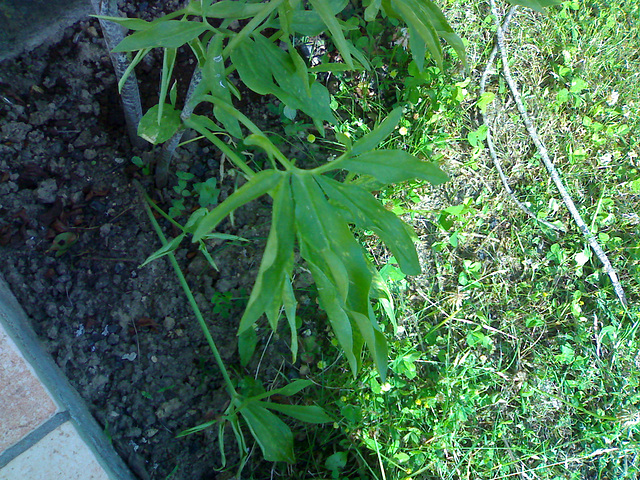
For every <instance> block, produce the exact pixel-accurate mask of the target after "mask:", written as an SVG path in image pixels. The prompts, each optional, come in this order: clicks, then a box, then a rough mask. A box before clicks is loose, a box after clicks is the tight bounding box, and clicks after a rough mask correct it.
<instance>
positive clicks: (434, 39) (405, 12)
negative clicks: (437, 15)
mask: <svg viewBox="0 0 640 480" xmlns="http://www.w3.org/2000/svg"><path fill="white" fill-rule="evenodd" d="M391 3H392V5H393V8H394V9H395V10H396V11H397V12H398V13H399V14H400V15H401V16H402V19H403V20H404V21H405V23H406V24H407V25H408V26H409V27H411V28H413V29H414V31H415V32H416V33H417V34H418V35H419V36H420V38H422V40H423V41H424V43H425V45H426V47H427V49H428V50H429V53H430V54H431V56H432V57H433V59H434V60H435V61H436V63H437V64H438V66H439V67H440V68H441V69H442V45H441V44H440V39H439V38H438V32H437V31H436V29H435V27H434V26H433V24H432V23H431V19H430V18H429V16H428V15H426V14H425V12H424V11H423V10H422V9H421V8H420V4H419V2H418V0H392V2H391Z"/></svg>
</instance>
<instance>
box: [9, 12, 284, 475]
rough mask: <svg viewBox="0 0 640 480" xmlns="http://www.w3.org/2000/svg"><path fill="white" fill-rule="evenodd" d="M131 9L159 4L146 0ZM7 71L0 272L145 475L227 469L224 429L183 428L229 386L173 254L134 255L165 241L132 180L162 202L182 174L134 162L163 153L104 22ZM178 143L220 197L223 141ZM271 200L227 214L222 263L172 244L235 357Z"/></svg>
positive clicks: (187, 163) (213, 412)
mask: <svg viewBox="0 0 640 480" xmlns="http://www.w3.org/2000/svg"><path fill="white" fill-rule="evenodd" d="M130 3H133V2H130ZM162 3H164V4H166V5H165V7H163V8H166V9H167V10H172V9H173V7H175V6H174V5H171V4H173V3H175V2H173V1H171V0H170V1H167V2H162ZM128 5H130V4H128ZM130 9H133V10H135V9H140V10H141V11H143V13H145V15H149V16H154V15H157V14H158V13H160V10H158V9H156V8H152V7H149V4H148V3H147V2H138V4H137V5H134V6H131V7H130ZM129 13H131V12H129ZM158 68H159V62H157V61H156V62H155V64H154V63H153V62H151V63H147V64H145V65H144V66H143V68H142V69H141V71H140V72H139V74H140V75H141V78H140V82H141V83H143V84H144V83H145V82H148V83H147V84H148V85H152V87H150V88H148V90H149V91H150V92H151V96H153V95H154V94H155V92H156V86H157V84H158V83H157V82H158V78H159V74H158ZM184 68H189V66H188V64H185V66H184ZM0 82H1V83H0V258H1V261H0V273H1V274H2V275H3V276H4V277H5V278H6V280H7V281H8V282H9V284H10V285H11V288H12V289H13V292H14V294H15V295H16V296H17V298H18V300H19V301H20V302H21V304H22V305H23V307H24V309H25V310H26V312H27V314H28V315H29V316H30V318H31V319H32V321H33V326H34V328H35V330H36V332H37V333H38V335H39V336H40V338H41V339H42V341H43V343H44V345H45V347H46V349H47V350H48V351H49V352H50V353H51V355H52V356H53V358H54V359H55V361H56V362H57V364H58V365H59V366H60V368H61V369H62V370H63V371H64V373H65V374H66V375H67V377H68V378H69V379H70V380H71V382H72V384H73V385H74V386H75V387H76V388H77V390H78V391H79V392H80V394H81V395H82V396H83V398H84V399H85V400H86V401H87V403H88V405H89V406H90V409H91V411H92V413H93V414H94V416H95V417H96V419H97V420H98V422H99V423H100V424H101V425H102V426H103V427H104V430H105V432H106V433H107V434H108V435H109V436H110V437H111V439H112V441H113V444H114V446H115V448H116V450H117V451H118V452H119V453H120V454H121V455H122V457H123V458H124V459H125V461H126V462H127V463H128V464H129V466H130V467H131V469H132V470H133V471H134V472H135V473H136V475H138V476H139V477H140V478H141V479H165V478H172V479H185V480H186V479H189V480H198V479H203V480H204V479H215V478H229V475H230V474H228V473H223V474H220V473H216V472H215V468H216V467H218V466H219V461H220V460H219V454H218V447H217V440H216V438H215V437H216V435H217V433H216V429H212V430H207V431H206V432H204V433H200V434H196V435H191V436H187V437H183V438H179V439H176V438H175V436H176V434H177V433H179V432H180V431H181V430H183V429H185V428H189V427H193V426H196V425H198V424H200V423H202V422H203V421H207V420H210V419H213V418H215V417H216V416H217V415H219V414H220V413H221V412H222V411H223V410H224V408H225V404H226V402H227V400H228V397H227V395H226V394H225V392H224V390H223V388H222V380H221V376H220V374H219V371H218V369H217V367H216V366H215V364H214V362H213V359H212V356H211V354H210V351H209V350H208V347H207V345H206V342H205V341H204V338H203V335H202V332H201V331H200V329H199V327H198V325H197V323H196V321H195V319H194V317H193V314H192V312H191V311H190V310H189V308H188V305H187V302H186V299H185V297H184V294H183V292H182V291H181V290H180V287H179V285H178V282H177V280H176V277H175V275H174V273H173V271H172V270H171V267H170V265H169V263H168V262H166V261H165V260H164V259H163V260H160V261H155V262H152V263H151V264H150V265H148V266H146V267H144V268H139V266H140V264H141V263H142V262H143V261H144V260H145V258H146V257H147V256H148V255H149V254H151V253H152V252H153V251H155V250H156V249H157V248H159V246H160V243H159V240H158V238H157V237H156V235H155V234H154V232H153V230H152V228H151V225H150V222H149V220H148V218H147V217H146V214H145V212H144V209H143V205H142V202H141V199H140V197H139V196H138V194H137V193H136V191H135V189H134V187H133V185H132V180H134V179H138V180H139V181H140V182H141V183H142V184H143V186H144V187H145V189H146V190H147V191H148V192H150V194H151V195H152V197H153V198H155V199H156V200H157V201H158V202H159V204H160V205H161V206H162V207H163V208H165V209H168V208H169V207H170V206H171V201H172V199H175V198H176V196H175V194H174V193H173V191H172V189H171V187H172V186H173V185H175V178H174V179H173V185H170V186H169V187H168V188H167V189H165V190H164V191H155V190H154V188H153V182H152V178H151V177H150V176H148V175H145V174H144V172H143V171H142V170H141V169H139V168H138V167H135V166H134V165H133V164H132V162H131V158H132V157H133V156H134V155H139V156H141V157H142V158H143V159H145V160H146V161H147V162H149V163H150V164H151V166H153V162H154V152H153V151H146V152H141V151H135V150H134V149H132V148H131V146H130V144H129V141H128V139H127V137H126V133H125V128H124V124H123V122H124V120H123V116H122V112H121V108H120V104H119V99H118V95H117V91H116V79H115V77H114V74H113V69H112V66H111V63H110V60H109V57H108V55H107V52H106V50H105V47H104V43H103V40H102V38H101V34H100V30H99V26H98V24H97V22H95V21H93V20H86V21H83V22H81V23H80V24H77V25H75V26H74V27H72V28H69V29H67V31H66V32H65V34H64V38H63V40H62V41H61V42H60V43H58V44H55V45H46V46H42V47H40V48H38V49H37V50H35V51H33V52H31V53H30V54H25V55H23V56H21V57H18V58H16V59H13V60H10V61H5V62H3V63H0ZM153 100H154V99H153V98H148V99H145V100H144V101H145V102H146V105H145V106H146V107H148V106H149V105H150V104H151V102H153ZM178 157H179V158H178V159H177V161H176V162H175V163H174V165H175V168H176V169H177V170H180V171H189V172H191V173H193V174H194V175H195V178H196V179H206V178H209V177H212V176H215V177H217V178H218V181H219V182H220V185H221V187H220V188H221V193H220V198H221V199H223V198H224V197H225V196H227V195H228V194H229V193H230V192H232V191H233V188H235V184H236V180H237V179H236V178H235V174H234V173H233V171H230V170H229V169H228V168H224V167H225V165H222V168H221V165H220V159H219V156H218V154H217V153H215V152H213V151H209V150H207V149H206V148H202V147H201V146H198V144H196V143H193V144H190V145H189V146H188V147H186V148H185V149H183V150H181V152H180V154H179V155H178ZM221 171H224V172H225V173H224V174H223V178H220V172H221ZM200 181H202V180H200ZM264 202H266V200H265V201H263V202H262V203H261V202H260V201H258V202H254V204H253V206H252V207H251V209H250V210H246V211H245V210H242V211H238V212H236V215H235V223H234V224H233V225H232V224H231V223H226V224H224V228H225V230H224V231H225V232H226V233H232V234H235V235H239V236H242V237H244V238H246V239H248V240H249V242H237V243H236V244H234V243H233V242H232V243H226V244H222V243H221V242H220V243H219V244H218V245H217V246H215V245H214V246H212V249H211V250H210V251H211V252H212V255H213V257H214V259H215V261H216V262H217V264H218V266H219V271H216V270H214V269H213V268H211V267H210V266H209V264H208V263H207V262H206V261H205V260H204V259H203V258H202V257H201V255H200V254H198V253H197V252H196V250H195V248H194V247H192V246H191V244H188V243H186V242H185V244H183V246H182V247H181V248H180V249H179V250H178V251H177V257H178V258H179V260H180V262H181V264H182V265H183V266H184V267H185V269H186V270H187V272H188V279H189V282H190V283H191V285H192V286H193V288H194V293H195V295H196V299H197V300H198V302H199V305H200V307H201V308H202V310H203V312H204V313H205V316H206V319H207V321H208V322H209V326H210V329H211V331H212V332H213V335H214V338H215V340H216V342H217V344H218V346H219V347H220V349H221V353H222V356H223V357H224V359H225V360H226V361H228V362H229V363H230V364H232V365H234V364H236V365H237V358H236V357H237V354H236V336H235V329H236V319H237V318H238V313H240V312H241V311H242V307H243V299H244V300H245V301H246V298H247V292H248V291H250V288H251V285H252V283H253V278H254V276H255V273H256V271H257V266H258V261H259V254H260V251H261V247H262V245H263V243H264V238H265V236H266V229H267V228H268V222H269V209H268V208H266V207H267V206H266V204H265V203H264ZM187 203H188V202H187ZM162 225H163V227H164V228H165V231H166V232H167V233H168V234H169V235H171V234H175V232H172V231H171V229H170V228H169V225H168V223H166V222H164V223H162ZM212 300H214V301H213V302H212ZM277 361H278V362H281V360H277ZM274 362H275V360H274ZM278 365H279V364H278ZM269 368H271V367H269V365H268V364H267V365H266V367H265V366H263V370H265V369H269ZM227 444H228V445H232V444H233V441H232V440H231V439H229V441H227ZM231 460H233V456H232V457H231ZM256 478H261V477H256ZM281 478H282V477H281Z"/></svg>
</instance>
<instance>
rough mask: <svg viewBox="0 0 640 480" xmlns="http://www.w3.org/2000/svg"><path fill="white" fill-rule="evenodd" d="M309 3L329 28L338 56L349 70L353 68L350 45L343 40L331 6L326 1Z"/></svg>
mask: <svg viewBox="0 0 640 480" xmlns="http://www.w3.org/2000/svg"><path fill="white" fill-rule="evenodd" d="M309 2H310V3H311V6H312V7H313V9H314V10H315V11H316V12H318V14H319V15H320V18H321V19H322V21H323V22H324V24H325V25H326V26H327V27H328V28H329V32H330V33H331V38H332V39H333V42H334V43H335V45H336V48H337V49H338V51H339V52H340V55H342V59H343V60H344V63H346V64H347V66H348V67H349V68H354V65H353V59H352V58H351V43H350V42H348V41H347V39H346V38H345V36H344V33H343V31H342V26H341V25H340V23H339V22H338V19H337V17H336V16H335V14H334V13H333V11H332V10H331V4H330V3H329V2H328V1H327V0H309Z"/></svg>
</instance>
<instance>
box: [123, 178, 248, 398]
mask: <svg viewBox="0 0 640 480" xmlns="http://www.w3.org/2000/svg"><path fill="white" fill-rule="evenodd" d="M134 185H135V187H136V189H137V190H138V192H139V193H140V195H142V197H143V198H144V200H145V202H144V208H145V211H146V212H147V215H148V216H149V220H150V221H151V224H152V225H153V229H154V230H155V232H156V234H157V235H158V238H159V239H160V242H161V243H162V245H163V246H164V245H166V244H167V239H166V237H165V236H164V234H163V233H162V229H161V228H160V225H158V222H157V221H156V219H155V217H154V216H153V212H152V211H151V208H150V207H149V205H150V204H151V203H152V201H151V199H150V198H149V196H148V195H147V193H146V192H145V191H144V190H143V188H142V186H141V185H140V184H139V183H138V182H136V181H134ZM167 256H168V257H169V262H170V263H171V266H172V267H173V270H174V272H175V273H176V276H177V277H178V281H179V282H180V286H182V289H183V290H184V293H185V295H186V296H187V300H189V305H190V306H191V309H192V310H193V313H194V314H195V316H196V318H197V320H198V323H199V324H200V328H201V329H202V332H203V333H204V336H205V338H206V339H207V343H208V344H209V348H211V351H212V352H213V357H214V358H215V360H216V363H217V364H218V368H219V369H220V372H221V373H222V377H223V378H224V382H225V384H226V387H227V391H228V392H229V395H231V398H232V399H236V398H237V397H238V392H236V389H235V387H234V386H233V383H232V382H231V377H230V376H229V372H228V371H227V368H226V367H225V366H224V361H223V360H222V357H221V356H220V351H219V350H218V347H217V346H216V342H215V341H214V340H213V337H212V336H211V332H209V327H207V323H206V322H205V320H204V317H203V316H202V312H201V311H200V308H199V307H198V304H197V303H196V299H195V298H194V297H193V293H192V292H191V289H190V288H189V284H188V283H187V280H186V279H185V278H184V274H183V273H182V270H181V269H180V265H178V262H177V260H176V257H175V255H173V253H169V254H168V255H167Z"/></svg>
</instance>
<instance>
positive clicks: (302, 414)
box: [261, 402, 333, 423]
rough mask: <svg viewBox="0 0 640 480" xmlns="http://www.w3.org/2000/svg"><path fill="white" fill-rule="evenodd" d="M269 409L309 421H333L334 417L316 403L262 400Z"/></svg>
mask: <svg viewBox="0 0 640 480" xmlns="http://www.w3.org/2000/svg"><path fill="white" fill-rule="evenodd" d="M261 403H262V405H264V406H265V407H266V408H268V409H269V410H275V411H276V412H280V413H284V414H285V415H288V416H289V417H292V418H295V419H296V420H300V421H301V422H307V423H331V422H333V419H332V418H331V417H330V416H329V415H327V412H325V410H324V408H322V407H318V406H315V405H284V404H281V403H273V402H261Z"/></svg>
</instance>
